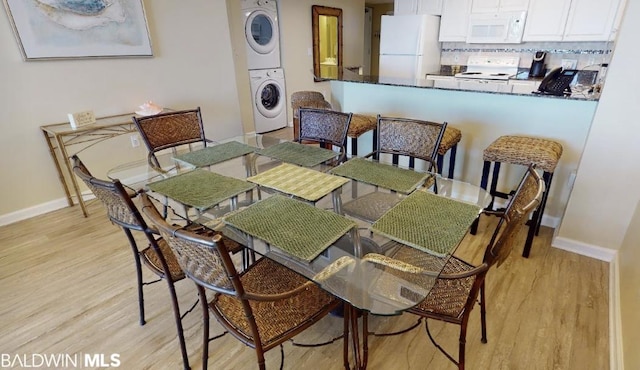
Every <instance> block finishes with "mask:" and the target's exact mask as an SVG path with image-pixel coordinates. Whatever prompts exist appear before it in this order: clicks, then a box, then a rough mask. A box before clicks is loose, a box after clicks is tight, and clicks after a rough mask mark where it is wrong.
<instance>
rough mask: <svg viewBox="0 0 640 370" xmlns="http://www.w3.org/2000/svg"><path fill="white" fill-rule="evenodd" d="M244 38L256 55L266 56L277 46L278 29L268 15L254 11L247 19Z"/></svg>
mask: <svg viewBox="0 0 640 370" xmlns="http://www.w3.org/2000/svg"><path fill="white" fill-rule="evenodd" d="M244 36H245V38H246V39H247V43H248V44H249V46H250V47H251V49H253V50H255V51H256V53H260V54H268V53H270V52H272V51H273V50H274V48H275V47H276V45H277V44H278V27H276V24H275V21H274V19H273V18H272V16H271V15H270V14H269V13H267V12H265V11H264V10H256V11H254V12H253V13H251V14H250V15H249V17H247V21H246V23H245V25H244Z"/></svg>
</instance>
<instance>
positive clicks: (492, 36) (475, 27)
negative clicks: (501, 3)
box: [467, 11, 527, 44]
mask: <svg viewBox="0 0 640 370" xmlns="http://www.w3.org/2000/svg"><path fill="white" fill-rule="evenodd" d="M526 17H527V12H526V11H520V12H500V13H472V14H471V15H470V16H469V28H468V32H467V43H470V44H519V43H521V42H522V34H523V33H524V23H525V20H526Z"/></svg>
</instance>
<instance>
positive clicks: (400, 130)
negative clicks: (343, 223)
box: [342, 115, 447, 222]
mask: <svg viewBox="0 0 640 370" xmlns="http://www.w3.org/2000/svg"><path fill="white" fill-rule="evenodd" d="M446 128H447V122H443V123H437V122H429V121H422V120H417V119H409V118H393V117H382V116H380V115H378V128H377V142H376V145H375V146H374V150H373V151H372V152H371V153H369V154H367V155H365V157H374V158H376V159H379V160H380V158H381V155H382V154H391V155H392V163H393V164H396V165H397V164H398V163H399V158H400V156H404V157H408V158H409V167H410V168H414V167H415V160H416V159H420V160H423V161H424V162H425V163H426V168H425V170H427V171H433V172H437V165H436V160H437V155H438V148H439V147H440V141H441V140H442V136H443V135H444V132H445V130H446ZM400 200H401V198H400V197H399V196H398V195H397V194H394V193H387V192H378V191H375V192H372V193H369V194H365V195H363V196H360V197H358V198H356V199H354V200H352V201H349V202H346V203H345V204H344V205H343V207H342V209H343V212H344V213H345V214H346V215H349V216H351V217H355V218H359V219H361V220H364V221H367V222H374V221H376V220H377V219H378V218H380V217H381V216H382V215H383V214H384V213H385V212H386V211H388V210H389V209H390V208H391V207H393V206H394V205H396V204H397V203H398V202H399V201H400Z"/></svg>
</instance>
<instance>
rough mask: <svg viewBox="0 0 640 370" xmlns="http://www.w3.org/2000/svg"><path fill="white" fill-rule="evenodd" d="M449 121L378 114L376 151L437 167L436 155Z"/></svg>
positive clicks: (430, 168) (430, 167)
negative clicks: (413, 159) (421, 161)
mask: <svg viewBox="0 0 640 370" xmlns="http://www.w3.org/2000/svg"><path fill="white" fill-rule="evenodd" d="M446 128H447V123H446V122H444V123H437V122H429V121H421V120H417V119H410V118H394V117H381V116H380V115H378V135H377V136H378V141H377V146H376V149H375V153H376V154H377V155H378V156H379V155H380V154H381V153H387V154H394V155H403V156H407V157H410V158H417V159H422V160H424V161H426V162H428V163H429V168H428V169H429V170H432V169H434V168H435V167H436V155H437V154H438V148H439V146H440V141H441V140H442V135H443V134H444V131H445V129H446Z"/></svg>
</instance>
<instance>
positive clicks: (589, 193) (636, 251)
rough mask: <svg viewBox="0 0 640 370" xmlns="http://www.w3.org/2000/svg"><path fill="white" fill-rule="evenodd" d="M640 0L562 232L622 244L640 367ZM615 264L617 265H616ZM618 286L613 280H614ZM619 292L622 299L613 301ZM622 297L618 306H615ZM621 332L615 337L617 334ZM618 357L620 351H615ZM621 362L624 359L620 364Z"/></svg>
mask: <svg viewBox="0 0 640 370" xmlns="http://www.w3.org/2000/svg"><path fill="white" fill-rule="evenodd" d="M638 34H640V4H639V3H638V2H637V1H628V2H627V9H626V11H625V15H624V18H623V21H622V26H621V29H620V32H619V34H618V40H617V44H616V47H615V51H614V54H613V58H612V60H611V64H610V65H609V71H608V73H607V80H606V83H605V86H604V90H603V93H602V97H601V99H600V103H599V104H598V108H597V110H596V113H595V116H594V119H593V124H592V126H591V132H590V133H589V137H588V138H587V143H586V146H585V151H584V154H583V156H582V160H581V161H580V167H579V169H578V173H577V177H576V182H575V186H574V189H573V192H572V193H571V198H570V199H569V204H568V206H567V210H566V213H565V217H564V219H563V222H562V225H561V227H560V230H559V233H558V238H557V239H559V240H561V241H562V242H563V243H565V244H570V243H578V244H580V243H583V244H587V245H595V246H599V247H605V248H609V249H613V250H618V251H619V252H618V258H617V261H618V267H619V291H614V292H613V297H614V300H613V301H612V302H610V304H611V305H613V306H614V309H615V308H619V310H620V312H619V313H620V323H619V324H620V326H619V327H616V328H615V329H616V330H621V331H622V333H617V334H618V336H620V337H621V338H622V341H623V343H622V348H618V350H622V349H624V360H623V362H624V368H625V369H638V368H640V354H639V352H638V340H640V337H639V336H638V326H639V325H640V233H639V230H640V186H638V183H639V181H640V165H639V164H638V159H639V158H640V145H638V138H639V137H640V104H638V94H637V93H636V92H635V89H636V86H638V84H640V74H638V72H637V70H638V67H637V64H638V60H639V59H640V49H638V43H637V37H638V36H637V35H638ZM614 267H615V266H614ZM612 288H613V289H615V287H612ZM616 299H619V302H616ZM618 304H619V306H618ZM617 339H618V338H617V337H616V338H613V340H617ZM611 355H612V356H615V357H616V358H617V357H618V353H612V354H611ZM619 365H620V367H621V368H622V365H623V364H619Z"/></svg>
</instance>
